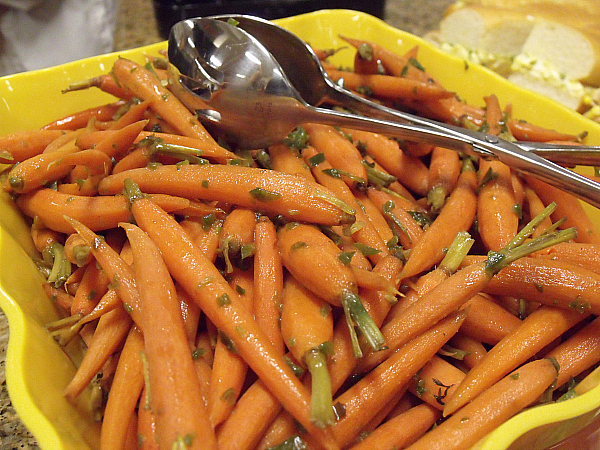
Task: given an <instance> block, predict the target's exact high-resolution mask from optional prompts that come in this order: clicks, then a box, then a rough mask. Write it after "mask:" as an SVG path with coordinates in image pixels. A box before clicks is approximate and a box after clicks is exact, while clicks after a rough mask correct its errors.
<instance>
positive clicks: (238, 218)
mask: <svg viewBox="0 0 600 450" xmlns="http://www.w3.org/2000/svg"><path fill="white" fill-rule="evenodd" d="M255 225H256V215H255V213H254V211H252V210H250V209H246V208H236V209H234V210H233V211H231V212H230V213H229V214H228V215H227V217H226V218H225V220H224V222H223V228H222V229H221V237H220V240H219V252H220V253H221V254H222V255H223V257H224V259H225V264H226V271H227V273H230V272H233V264H234V263H235V264H237V265H239V266H242V265H243V264H244V262H245V261H244V259H245V258H247V257H249V256H251V255H252V254H253V253H254V227H255Z"/></svg>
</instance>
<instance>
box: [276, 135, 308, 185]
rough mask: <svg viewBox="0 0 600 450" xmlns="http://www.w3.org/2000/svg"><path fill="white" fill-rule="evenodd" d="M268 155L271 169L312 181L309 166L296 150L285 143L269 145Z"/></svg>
mask: <svg viewBox="0 0 600 450" xmlns="http://www.w3.org/2000/svg"><path fill="white" fill-rule="evenodd" d="M269 156H270V158H271V166H272V168H273V170H276V171H278V172H284V173H289V174H291V175H298V176H301V177H304V178H306V179H307V180H310V181H314V178H313V176H312V174H311V172H310V169H309V167H308V166H307V165H306V163H305V162H304V159H302V157H301V156H300V154H299V152H298V151H297V150H294V149H292V148H291V147H289V146H288V145H285V144H277V145H272V146H271V147H269Z"/></svg>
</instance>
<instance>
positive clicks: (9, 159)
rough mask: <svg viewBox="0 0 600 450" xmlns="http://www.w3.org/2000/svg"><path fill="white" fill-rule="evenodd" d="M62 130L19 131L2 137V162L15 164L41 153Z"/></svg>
mask: <svg viewBox="0 0 600 450" xmlns="http://www.w3.org/2000/svg"><path fill="white" fill-rule="evenodd" d="M63 134H64V131H61V130H30V131H29V130H28V131H18V132H16V133H12V134H7V135H4V136H2V137H0V163H2V164H15V163H18V162H21V161H25V160H26V159H29V158H31V157H33V156H36V155H39V154H40V153H42V152H43V151H44V149H45V148H46V147H47V146H48V145H49V144H50V143H51V142H52V141H54V140H55V139H56V138H58V137H60V136H62V135H63Z"/></svg>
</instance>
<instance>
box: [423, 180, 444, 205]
mask: <svg viewBox="0 0 600 450" xmlns="http://www.w3.org/2000/svg"><path fill="white" fill-rule="evenodd" d="M446 196H447V192H446V188H445V187H444V186H442V185H440V184H438V185H437V186H434V187H432V188H431V189H430V190H429V192H428V193H427V204H428V205H430V206H431V209H432V210H433V211H439V210H440V209H442V206H444V203H445V201H446Z"/></svg>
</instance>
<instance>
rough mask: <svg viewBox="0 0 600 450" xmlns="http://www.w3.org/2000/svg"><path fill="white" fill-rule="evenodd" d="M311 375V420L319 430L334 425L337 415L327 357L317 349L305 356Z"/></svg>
mask: <svg viewBox="0 0 600 450" xmlns="http://www.w3.org/2000/svg"><path fill="white" fill-rule="evenodd" d="M304 362H305V363H306V366H307V367H308V370H309V372H310V375H311V380H312V381H311V382H312V386H311V399H310V420H311V421H312V422H313V423H314V424H315V425H316V426H317V427H319V428H325V427H327V426H331V425H333V423H334V422H335V414H334V412H333V402H332V399H331V378H330V377H329V371H328V370H327V355H326V354H325V352H323V351H322V350H320V349H318V348H315V349H312V350H310V351H308V352H306V354H305V355H304Z"/></svg>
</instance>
